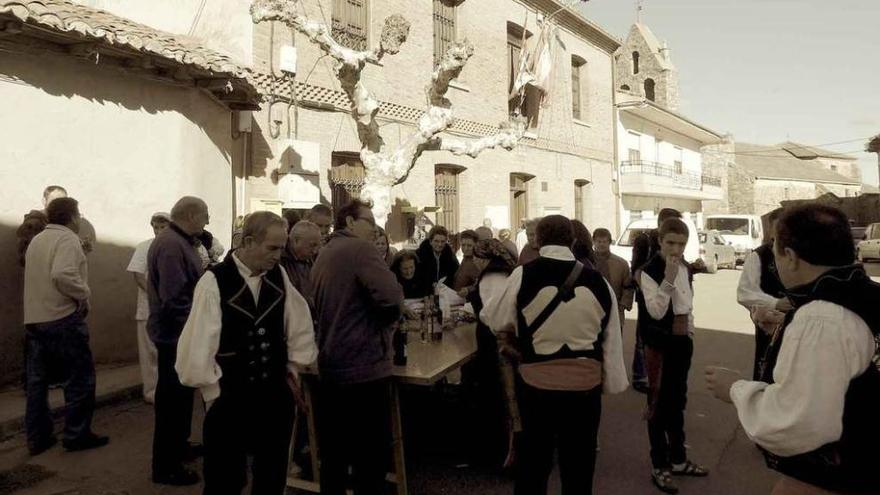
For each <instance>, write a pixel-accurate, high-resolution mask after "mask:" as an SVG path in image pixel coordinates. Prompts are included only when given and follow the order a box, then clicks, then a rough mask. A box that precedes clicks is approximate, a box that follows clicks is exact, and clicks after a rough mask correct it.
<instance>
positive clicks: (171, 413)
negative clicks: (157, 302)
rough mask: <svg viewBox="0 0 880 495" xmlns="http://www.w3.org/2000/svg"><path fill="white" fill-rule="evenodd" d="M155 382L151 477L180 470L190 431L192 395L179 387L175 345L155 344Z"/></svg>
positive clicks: (182, 387)
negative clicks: (156, 374)
mask: <svg viewBox="0 0 880 495" xmlns="http://www.w3.org/2000/svg"><path fill="white" fill-rule="evenodd" d="M156 350H157V351H158V368H159V380H158V382H157V384H156V398H155V411H156V412H155V416H156V426H155V429H154V430H153V473H154V474H163V473H171V472H174V471H177V470H179V469H181V468H183V460H184V456H185V455H186V451H187V447H188V445H187V444H188V442H189V435H190V433H191V429H192V415H193V392H194V390H195V389H192V388H190V387H186V386H184V385H182V384H181V383H180V378H179V377H178V376H177V371H175V370H174V362H175V361H176V360H177V344H176V343H175V344H159V343H157V344H156Z"/></svg>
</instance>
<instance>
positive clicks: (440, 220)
mask: <svg viewBox="0 0 880 495" xmlns="http://www.w3.org/2000/svg"><path fill="white" fill-rule="evenodd" d="M458 173H459V169H457V168H451V167H442V166H438V167H436V168H435V169H434V194H435V197H436V202H437V206H440V207H441V208H443V210H442V211H440V212H439V213H437V225H442V226H444V227H446V229H447V230H449V232H452V233H454V232H458Z"/></svg>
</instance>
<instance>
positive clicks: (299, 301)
mask: <svg viewBox="0 0 880 495" xmlns="http://www.w3.org/2000/svg"><path fill="white" fill-rule="evenodd" d="M286 241H287V235H286V231H285V228H284V222H283V221H282V220H281V217H279V216H278V215H276V214H274V213H270V212H256V213H252V214H251V215H248V217H247V219H246V220H245V222H244V226H243V227H242V244H241V246H240V247H239V248H238V249H237V250H235V251H234V252H233V253H232V254H231V255H230V256H227V257H226V259H225V260H224V261H223V262H222V263H220V264H218V265H215V266H213V267H211V268H210V269H209V271H208V272H206V273H205V275H204V276H203V277H202V278H201V279H200V280H199V283H198V284H197V285H196V289H195V296H194V299H193V308H192V312H191V313H190V316H189V319H188V320H187V322H186V325H185V326H184V329H183V332H182V334H181V336H180V341H179V344H178V348H179V352H178V354H177V364H176V369H177V373H178V374H179V376H180V380H181V382H182V383H184V384H185V385H188V386H191V387H198V388H199V389H200V391H201V393H202V397H203V398H204V399H205V402H206V403H207V413H206V415H205V424H204V439H205V464H204V475H205V491H204V493H205V494H206V495H211V494H221V493H222V494H227V493H235V494H238V493H241V490H242V488H244V487H245V485H246V484H247V471H246V469H247V466H248V462H247V455H248V454H252V455H253V463H252V464H251V471H252V493H254V494H255V495H264V494H266V495H272V494H277V495H282V494H283V493H284V491H285V488H286V481H287V467H288V466H287V459H288V448H289V445H290V436H291V431H292V429H293V417H294V403H295V402H297V403H300V404H302V398H301V394H300V388H299V385H298V384H299V382H298V379H297V373H298V371H299V369H300V367H302V366H306V365H308V364H310V363H312V362H313V361H314V360H315V357H316V356H317V348H316V346H315V339H314V332H313V327H312V318H311V315H310V313H309V307H308V304H307V303H306V301H305V299H303V297H302V296H301V295H300V294H299V292H297V291H296V289H295V288H294V287H293V285H292V284H291V282H290V279H289V278H288V276H287V274H286V273H285V271H284V270H283V269H281V267H279V266H278V260H279V259H280V258H281V253H282V251H283V250H284V246H285V244H286Z"/></svg>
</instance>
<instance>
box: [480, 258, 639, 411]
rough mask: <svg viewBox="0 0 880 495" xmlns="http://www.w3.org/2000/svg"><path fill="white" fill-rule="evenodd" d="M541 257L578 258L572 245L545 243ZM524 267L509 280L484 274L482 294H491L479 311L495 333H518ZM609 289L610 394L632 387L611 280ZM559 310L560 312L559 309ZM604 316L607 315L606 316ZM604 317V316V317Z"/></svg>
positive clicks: (606, 354) (605, 383) (606, 363)
mask: <svg viewBox="0 0 880 495" xmlns="http://www.w3.org/2000/svg"><path fill="white" fill-rule="evenodd" d="M541 256H542V257H546V258H552V259H557V260H562V261H574V255H572V254H571V251H570V250H569V249H568V248H564V247H560V246H545V247H543V248H541ZM522 276H523V269H522V267H521V266H520V267H517V268H515V269H514V270H513V273H511V274H510V276H509V277H507V279H506V280H502V279H500V278H493V279H491V280H490V281H489V280H487V279H489V277H484V278H483V280H482V281H481V282H480V295H481V296H482V295H483V294H484V292H483V291H484V289H486V293H488V294H489V297H484V298H483V310H482V311H481V312H480V314H479V318H480V320H481V321H482V322H483V323H485V324H486V326H488V327H489V328H490V329H491V330H492V331H493V332H494V333H496V334H497V333H499V332H505V331H507V332H517V327H518V319H517V309H516V300H517V296H518V295H519V289H520V287H522ZM605 285H606V286H607V287H608V292H609V293H610V294H611V312H610V314H609V315H608V323H607V324H606V325H605V332H604V333H603V335H604V340H603V341H602V356H603V357H602V359H603V360H602V375H603V376H602V390H603V391H604V392H605V393H607V394H617V393H620V392H622V391H624V390H626V388H627V387H628V386H629V381H628V380H627V377H626V365H625V364H624V361H623V339H622V336H621V330H620V314H619V312H618V310H617V297H615V295H614V289H612V288H611V285H609V284H608V283H607V282H606V283H605ZM557 311H559V310H558V309H557ZM602 316H604V315H602ZM600 318H601V317H600ZM564 327H565V328H566V329H571V328H576V327H577V325H576V324H574V323H573V324H571V325H564Z"/></svg>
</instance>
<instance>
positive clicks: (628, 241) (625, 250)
mask: <svg viewBox="0 0 880 495" xmlns="http://www.w3.org/2000/svg"><path fill="white" fill-rule="evenodd" d="M684 223H685V224H686V225H687V227H688V232H689V235H688V242H687V245H685V247H684V259H685V260H686V261H689V262H691V263H693V262H694V261H696V260H698V259H699V258H700V240H699V238H698V236H697V226H696V225H694V222H693V221H691V220H690V219H684ZM656 228H657V219H656V218H644V219H640V220H633V221H632V222H630V223H629V225H628V226H627V227H626V229H624V231H623V233H622V234H620V237H618V238H617V241H616V242H615V243H614V244H613V245H612V246H611V252H612V253H614V254H616V255H618V256H620V257H621V258H623V259H625V260H627V261H630V260H632V247H633V243H634V242H635V240H636V238H638V237H639V235H641V234H643V233H646V232H650V231H652V230H654V229H656Z"/></svg>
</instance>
